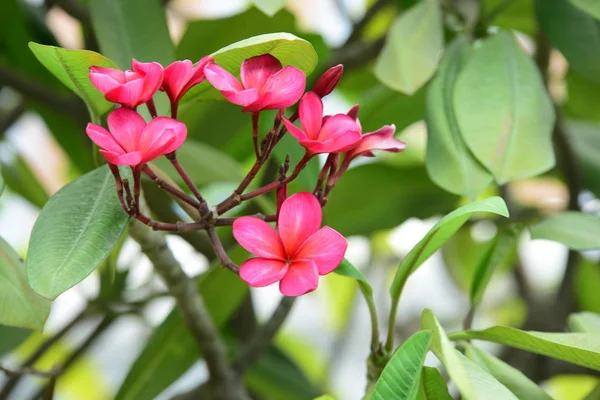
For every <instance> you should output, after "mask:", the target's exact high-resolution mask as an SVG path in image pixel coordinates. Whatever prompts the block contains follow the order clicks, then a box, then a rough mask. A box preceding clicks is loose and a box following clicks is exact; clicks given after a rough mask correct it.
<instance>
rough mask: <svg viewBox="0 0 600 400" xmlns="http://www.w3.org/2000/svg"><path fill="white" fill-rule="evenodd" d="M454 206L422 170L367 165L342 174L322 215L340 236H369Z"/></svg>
mask: <svg viewBox="0 0 600 400" xmlns="http://www.w3.org/2000/svg"><path fill="white" fill-rule="evenodd" d="M454 204H456V197H455V196H453V195H450V194H448V193H447V192H445V191H443V190H441V189H439V188H438V187H437V186H436V185H434V184H433V183H432V182H431V181H430V180H429V178H428V177H427V172H425V169H424V168H423V167H394V166H391V165H384V164H368V165H361V166H359V167H356V168H352V169H350V170H349V171H348V172H346V173H345V174H344V176H343V177H342V179H340V182H339V183H338V184H337V185H336V187H335V189H334V190H333V191H332V193H331V195H330V197H329V202H328V204H327V207H325V209H324V213H325V221H326V222H327V224H328V225H330V226H331V227H333V228H334V229H336V230H338V231H339V232H340V233H342V234H343V235H370V234H371V233H373V232H375V231H378V230H382V229H390V228H394V227H396V226H398V225H400V224H401V223H402V222H404V221H406V220H407V219H409V218H411V217H416V218H428V217H431V216H432V215H435V214H439V213H444V212H447V211H448V210H449V209H451V208H452V207H453V206H454ZM348 216H351V218H349V217H348Z"/></svg>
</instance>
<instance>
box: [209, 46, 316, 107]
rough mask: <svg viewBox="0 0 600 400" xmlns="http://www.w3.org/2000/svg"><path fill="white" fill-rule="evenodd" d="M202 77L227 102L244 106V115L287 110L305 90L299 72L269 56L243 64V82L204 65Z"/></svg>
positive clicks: (303, 78)
mask: <svg viewBox="0 0 600 400" xmlns="http://www.w3.org/2000/svg"><path fill="white" fill-rule="evenodd" d="M204 74H205V75H206V79H208V81H209V82H210V83H211V84H212V85H213V86H214V87H215V88H217V89H218V90H219V91H220V92H221V93H222V94H223V96H225V98H226V99H227V100H229V101H230V102H232V103H234V104H238V105H240V106H244V109H243V111H245V112H258V111H261V110H273V109H281V108H286V107H290V106H291V105H294V104H295V103H296V102H297V101H298V100H299V99H300V97H301V96H302V93H304V88H305V87H306V76H305V75H304V73H303V72H302V71H300V70H299V69H297V68H294V67H292V66H289V65H288V66H287V67H285V68H283V67H282V66H281V63H280V62H279V60H278V59H276V58H275V57H273V56H272V55H270V54H264V55H262V56H257V57H252V58H249V59H247V60H246V61H244V62H243V63H242V67H241V70H240V75H241V78H242V82H240V81H238V80H237V79H236V78H235V77H234V76H233V75H231V74H230V73H229V72H227V71H226V70H225V69H223V68H221V67H220V66H218V65H217V64H209V65H207V66H206V67H205V68H204Z"/></svg>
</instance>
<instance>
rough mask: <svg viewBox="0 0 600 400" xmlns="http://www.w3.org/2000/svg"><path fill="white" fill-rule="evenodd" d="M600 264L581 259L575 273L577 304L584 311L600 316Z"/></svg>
mask: <svg viewBox="0 0 600 400" xmlns="http://www.w3.org/2000/svg"><path fill="white" fill-rule="evenodd" d="M599 287H600V264H598V263H593V262H591V261H589V260H587V259H585V258H581V259H580V262H579V265H578V266H577V272H576V273H575V295H576V297H577V304H578V306H579V309H581V310H582V311H592V312H594V313H596V314H600V296H597V293H596V292H597V288H599Z"/></svg>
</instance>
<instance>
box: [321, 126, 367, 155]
mask: <svg viewBox="0 0 600 400" xmlns="http://www.w3.org/2000/svg"><path fill="white" fill-rule="evenodd" d="M360 138H361V136H360V133H359V132H357V131H348V132H346V133H344V134H343V135H340V136H338V137H335V138H333V139H329V140H328V141H326V142H324V143H323V150H322V152H323V153H342V152H344V151H348V150H350V149H351V148H353V147H355V146H356V144H357V143H359V142H360Z"/></svg>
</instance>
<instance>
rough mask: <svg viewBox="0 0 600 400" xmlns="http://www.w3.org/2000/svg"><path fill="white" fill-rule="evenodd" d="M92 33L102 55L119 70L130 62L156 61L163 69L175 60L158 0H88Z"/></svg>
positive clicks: (162, 10)
mask: <svg viewBox="0 0 600 400" xmlns="http://www.w3.org/2000/svg"><path fill="white" fill-rule="evenodd" d="M88 3H89V7H90V13H91V17H92V25H93V27H94V32H95V33H96V37H97V38H98V43H99V45H100V50H102V54H104V55H105V56H107V57H108V58H110V59H111V60H113V61H115V62H116V63H117V64H118V65H119V66H120V67H121V68H129V67H130V65H131V59H132V58H136V59H137V60H138V61H142V62H149V61H157V62H159V63H161V64H163V65H164V66H167V64H169V63H171V62H172V61H174V60H175V46H173V42H172V41H171V36H170V35H169V29H168V28H167V21H166V16H165V8H164V5H163V2H162V1H161V0H89V2H88Z"/></svg>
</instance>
